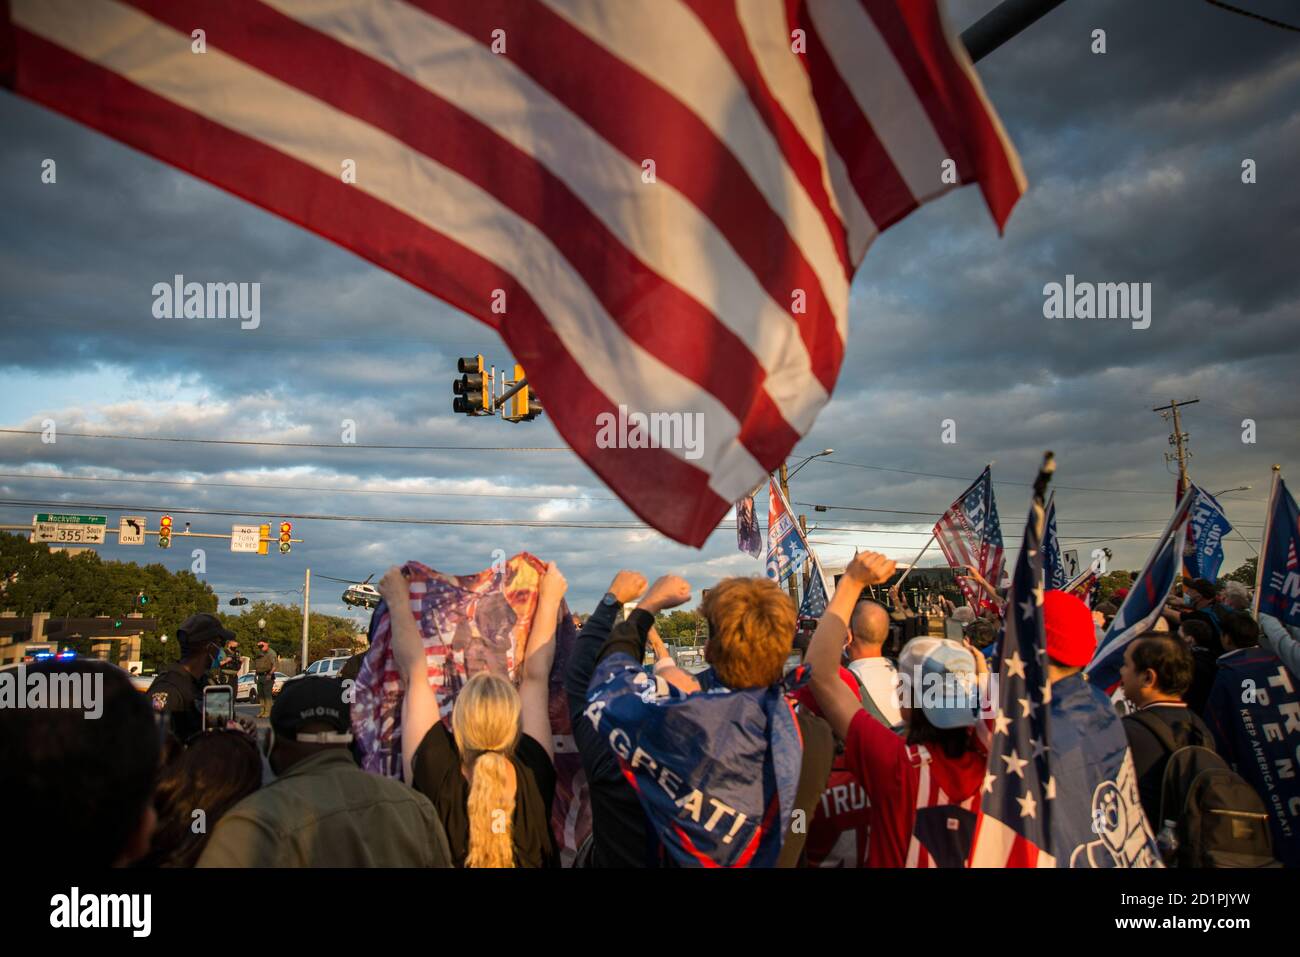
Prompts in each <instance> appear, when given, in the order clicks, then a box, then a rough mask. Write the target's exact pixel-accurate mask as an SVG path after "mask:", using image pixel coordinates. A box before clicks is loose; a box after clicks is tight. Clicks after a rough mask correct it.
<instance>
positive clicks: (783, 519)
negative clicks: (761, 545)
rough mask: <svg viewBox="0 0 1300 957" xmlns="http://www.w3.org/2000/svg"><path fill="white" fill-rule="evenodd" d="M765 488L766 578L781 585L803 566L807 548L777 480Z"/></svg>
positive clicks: (771, 481) (773, 480) (807, 551)
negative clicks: (766, 497) (766, 490)
mask: <svg viewBox="0 0 1300 957" xmlns="http://www.w3.org/2000/svg"><path fill="white" fill-rule="evenodd" d="M767 486H768V493H769V494H768V500H767V577H768V578H773V579H775V580H776V583H777V584H778V585H780V584H784V583H785V580H786V579H787V578H789V577H790V576H791V575H793V574H794V573H795V572H797V571H798V570H799V569H800V568H802V567H803V563H804V562H805V561H806V560H807V558H808V555H809V549H808V543H807V542H806V541H805V540H804V537H803V532H802V531H800V529H799V523H798V522H796V521H795V520H794V515H793V514H792V513H791V511H790V503H789V502H787V501H786V500H785V496H784V495H782V494H781V490H780V489H779V488H777V485H776V480H775V479H769V480H768V483H767Z"/></svg>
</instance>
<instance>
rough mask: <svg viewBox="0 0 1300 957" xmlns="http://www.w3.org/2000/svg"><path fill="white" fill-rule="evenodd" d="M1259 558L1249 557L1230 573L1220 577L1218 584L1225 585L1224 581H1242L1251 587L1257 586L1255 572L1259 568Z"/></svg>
mask: <svg viewBox="0 0 1300 957" xmlns="http://www.w3.org/2000/svg"><path fill="white" fill-rule="evenodd" d="M1258 566H1259V559H1258V558H1248V559H1246V560H1245V561H1244V562H1243V563H1242V564H1240V565H1238V566H1237V567H1236V568H1234V569H1233V570H1232V571H1230V572H1228V574H1226V575H1224V576H1223V577H1222V578H1220V579H1219V581H1218V585H1219V587H1220V588H1222V587H1223V583H1224V582H1241V583H1242V584H1243V585H1247V586H1249V587H1251V588H1254V587H1255V574H1256V571H1257V570H1258Z"/></svg>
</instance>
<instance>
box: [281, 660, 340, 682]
mask: <svg viewBox="0 0 1300 957" xmlns="http://www.w3.org/2000/svg"><path fill="white" fill-rule="evenodd" d="M349 660H351V656H350V655H343V656H342V657H339V658H321V659H320V660H319V661H313V662H312V663H311V664H309V665H308V666H307V670H306V671H304V672H303V673H302V674H298V675H294V676H293V677H292V678H287V679H285V680H286V681H297V680H298V679H299V678H303V677H306V676H307V675H321V676H323V677H326V678H337V677H338V676H339V672H340V671H342V670H343V666H344V665H346V664H347V663H348V661H349Z"/></svg>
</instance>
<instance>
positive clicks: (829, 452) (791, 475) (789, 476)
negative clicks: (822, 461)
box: [785, 449, 835, 482]
mask: <svg viewBox="0 0 1300 957" xmlns="http://www.w3.org/2000/svg"><path fill="white" fill-rule="evenodd" d="M834 453H835V450H834V449H822V450H821V451H820V452H818V453H817V454H816V455H810V456H808V457H807V458H806V459H804V460H803V461H802V462H800V463H799V464H798V465H796V466H795V467H794V468H792V469H791V470H790V471H789V472H788V473H787V474H786V477H785V480H786V481H787V482H788V481H790V479H792V478H794V473H795V472H798V471H799V470H800V469H801V468H803V467H804V466H805V465H807V464H808V463H809V462H811V461H812V460H813V459H819V458H821V457H822V456H823V455H833V454H834Z"/></svg>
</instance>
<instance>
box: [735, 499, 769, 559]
mask: <svg viewBox="0 0 1300 957" xmlns="http://www.w3.org/2000/svg"><path fill="white" fill-rule="evenodd" d="M736 547H737V548H739V549H740V550H741V551H742V552H744V553H745V554H747V555H750V556H752V557H753V558H757V557H758V556H759V555H761V554H762V553H763V533H762V532H761V531H759V529H758V516H757V515H756V514H755V513H754V496H752V495H746V496H745V497H744V498H742V499H741V500H740V501H738V502H737V503H736Z"/></svg>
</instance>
